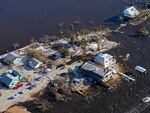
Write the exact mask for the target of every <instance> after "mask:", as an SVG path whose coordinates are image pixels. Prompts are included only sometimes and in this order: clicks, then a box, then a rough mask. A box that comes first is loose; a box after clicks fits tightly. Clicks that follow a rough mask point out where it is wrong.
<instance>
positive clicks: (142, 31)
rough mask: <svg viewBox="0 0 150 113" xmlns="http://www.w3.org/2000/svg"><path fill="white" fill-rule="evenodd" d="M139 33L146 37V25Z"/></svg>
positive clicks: (147, 33)
mask: <svg viewBox="0 0 150 113" xmlns="http://www.w3.org/2000/svg"><path fill="white" fill-rule="evenodd" d="M140 34H141V35H142V36H144V37H147V36H148V35H149V31H148V30H147V29H146V27H144V28H142V29H141V30H140Z"/></svg>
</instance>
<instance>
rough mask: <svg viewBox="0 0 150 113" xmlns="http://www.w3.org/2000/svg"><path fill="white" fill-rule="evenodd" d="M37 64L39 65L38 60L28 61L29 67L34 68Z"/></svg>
mask: <svg viewBox="0 0 150 113" xmlns="http://www.w3.org/2000/svg"><path fill="white" fill-rule="evenodd" d="M39 63H41V62H40V61H39V60H37V59H35V58H31V59H30V61H29V65H30V66H31V67H36V66H37V65H38V64H39Z"/></svg>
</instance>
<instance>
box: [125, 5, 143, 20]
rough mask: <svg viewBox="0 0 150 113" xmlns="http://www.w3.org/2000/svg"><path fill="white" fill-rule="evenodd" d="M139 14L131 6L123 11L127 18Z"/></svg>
mask: <svg viewBox="0 0 150 113" xmlns="http://www.w3.org/2000/svg"><path fill="white" fill-rule="evenodd" d="M139 14H140V12H139V11H138V10H137V9H136V8H135V7H134V6H131V7H129V8H127V9H125V10H124V11H123V15H124V16H125V17H128V18H135V17H136V16H138V15H139Z"/></svg>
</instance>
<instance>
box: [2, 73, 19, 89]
mask: <svg viewBox="0 0 150 113" xmlns="http://www.w3.org/2000/svg"><path fill="white" fill-rule="evenodd" d="M14 80H15V81H17V78H16V77H14V76H13V75H11V74H9V73H4V74H3V75H2V76H1V78H0V81H1V82H2V83H4V84H6V85H7V86H9V85H10V84H11V83H12V81H14Z"/></svg>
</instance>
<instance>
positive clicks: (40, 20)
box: [0, 0, 150, 113]
mask: <svg viewBox="0 0 150 113" xmlns="http://www.w3.org/2000/svg"><path fill="white" fill-rule="evenodd" d="M130 1H134V0H13V1H12V0H0V39H1V42H0V47H1V49H0V51H2V52H4V51H5V50H7V49H11V48H12V46H11V45H12V43H13V42H19V43H20V45H21V46H23V45H25V44H27V42H28V41H29V39H30V37H32V36H33V37H39V36H41V35H43V34H44V33H48V34H53V33H56V32H57V30H58V24H59V23H64V24H65V25H66V26H67V25H69V24H71V23H72V22H73V21H75V20H79V21H81V26H82V25H86V26H88V27H89V26H90V27H94V26H98V25H104V24H105V20H107V19H109V18H111V17H112V16H114V15H116V14H118V13H119V12H120V11H121V10H122V9H124V7H125V6H126V4H129V2H130ZM136 1H138V0H136ZM89 21H94V22H95V23H93V24H92V25H91V24H88V23H89ZM144 25H146V26H147V27H148V28H149V27H150V26H149V24H148V23H146V24H143V26H144ZM140 27H142V26H141V25H140V26H138V27H136V28H132V27H127V28H125V29H124V31H125V34H112V36H111V37H110V40H114V41H117V42H120V43H121V46H120V48H118V49H114V50H113V51H111V52H110V53H112V54H113V55H118V56H119V55H122V54H127V53H129V54H131V57H130V59H129V62H128V63H127V65H128V66H133V67H134V66H136V65H141V66H143V67H145V68H146V69H148V74H147V75H146V76H139V77H138V79H137V81H136V82H135V83H133V84H124V85H122V86H120V88H118V89H117V90H116V91H115V92H113V93H108V92H106V93H104V94H102V95H98V96H97V97H95V98H94V100H93V101H92V102H91V103H87V102H86V101H83V99H82V98H81V97H80V96H75V97H76V98H74V99H73V100H72V101H68V102H66V103H64V102H52V105H54V108H50V109H49V110H48V111H46V112H45V113H124V112H126V111H129V110H131V109H133V108H134V107H136V106H138V105H139V104H141V101H140V99H141V98H143V97H145V96H147V95H149V94H150V77H149V69H150V57H149V56H150V46H149V44H150V39H143V38H142V37H133V34H134V31H136V30H138V29H139V28H140ZM24 104H25V106H26V107H27V108H28V109H29V110H31V111H32V112H33V113H42V112H41V111H40V110H37V109H36V106H34V104H33V102H29V103H24ZM149 108H150V107H148V108H146V109H143V111H138V110H137V111H136V112H134V113H140V112H141V113H149ZM130 113H131V112H130Z"/></svg>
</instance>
